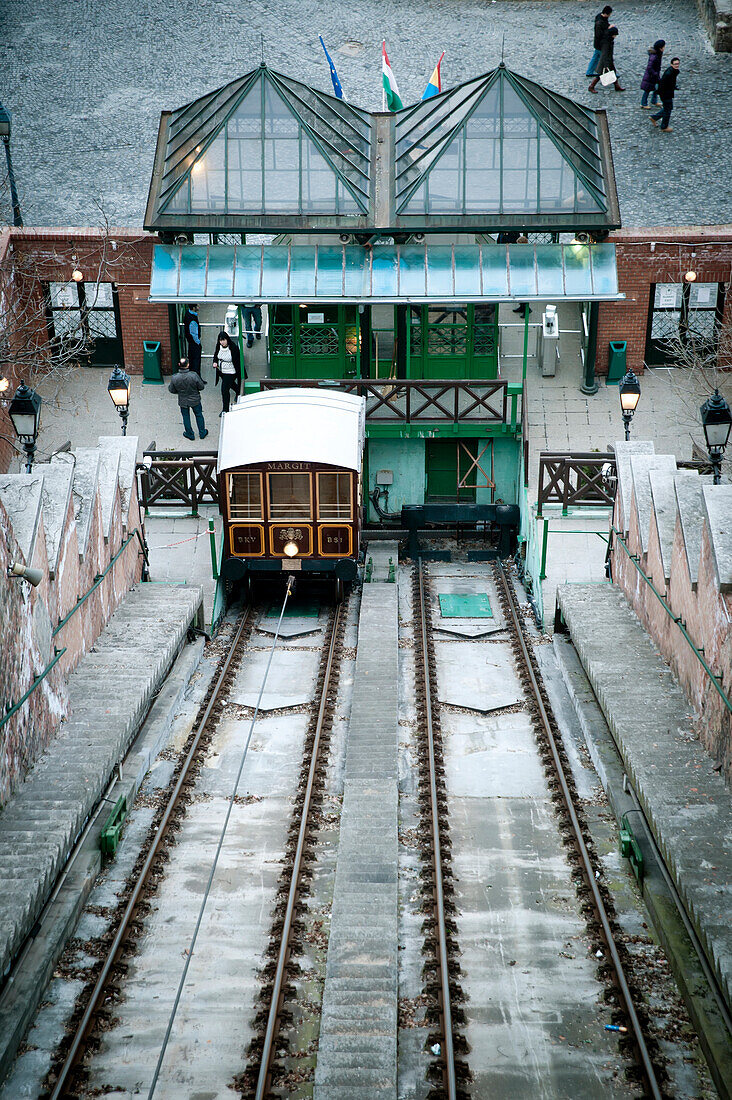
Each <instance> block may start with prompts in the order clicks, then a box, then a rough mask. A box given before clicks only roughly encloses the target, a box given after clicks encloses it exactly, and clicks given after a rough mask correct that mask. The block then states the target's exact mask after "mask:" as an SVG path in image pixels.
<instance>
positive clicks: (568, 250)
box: [563, 244, 592, 295]
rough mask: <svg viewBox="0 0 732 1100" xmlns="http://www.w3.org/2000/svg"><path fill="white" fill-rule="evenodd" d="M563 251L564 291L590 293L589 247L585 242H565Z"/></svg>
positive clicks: (567, 292) (566, 292)
mask: <svg viewBox="0 0 732 1100" xmlns="http://www.w3.org/2000/svg"><path fill="white" fill-rule="evenodd" d="M563 252H564V293H565V294H577V295H580V294H591V293H592V278H591V273H590V249H589V245H586V244H566V245H564V248H563Z"/></svg>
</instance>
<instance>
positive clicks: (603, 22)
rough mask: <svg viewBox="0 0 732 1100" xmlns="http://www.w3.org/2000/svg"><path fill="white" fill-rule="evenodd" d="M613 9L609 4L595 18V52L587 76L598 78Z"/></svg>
mask: <svg viewBox="0 0 732 1100" xmlns="http://www.w3.org/2000/svg"><path fill="white" fill-rule="evenodd" d="M612 10H613V9H612V8H611V7H610V5H609V4H606V5H605V7H604V8H603V9H602V11H601V12H600V13H599V15H596V16H595V37H594V40H593V44H594V47H595V52H594V53H593V55H592V57H591V58H590V63H589V65H588V66H587V72H586V73H585V76H597V75H598V71H597V64H598V62H599V60H600V50H601V49H602V43H603V41H604V39H605V35H606V34H607V32H608V29H609V27H610V16H611V15H612Z"/></svg>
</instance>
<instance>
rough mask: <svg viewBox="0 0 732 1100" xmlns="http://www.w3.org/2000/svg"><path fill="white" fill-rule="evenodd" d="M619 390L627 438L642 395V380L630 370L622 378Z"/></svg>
mask: <svg viewBox="0 0 732 1100" xmlns="http://www.w3.org/2000/svg"><path fill="white" fill-rule="evenodd" d="M618 392H619V394H620V408H621V409H622V412H623V424H624V425H625V438H626V439H630V422H631V420H632V419H633V414H634V413H635V410H636V408H637V407H638V402H639V401H640V395H641V388H640V382H639V381H638V379H637V378H636V376H635V375H634V374H633V371H632V370H629V371H628V373H627V374H626V375H625V377H624V378H622V379H621V381H620V385H619V386H618Z"/></svg>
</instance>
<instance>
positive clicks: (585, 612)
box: [557, 584, 732, 1005]
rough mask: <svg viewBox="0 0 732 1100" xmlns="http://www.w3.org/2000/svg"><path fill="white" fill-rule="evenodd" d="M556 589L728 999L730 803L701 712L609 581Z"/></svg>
mask: <svg viewBox="0 0 732 1100" xmlns="http://www.w3.org/2000/svg"><path fill="white" fill-rule="evenodd" d="M557 599H558V604H559V607H560V608H561V611H562V615H563V617H564V620H565V622H566V624H567V626H568V627H569V631H570V634H571V636H572V641H573V642H574V645H575V648H576V649H577V652H578V654H579V656H580V660H581V661H582V665H583V667H584V669H585V672H586V674H587V677H588V679H589V681H590V683H591V684H592V687H593V690H594V692H595V695H596V696H597V699H598V702H599V703H600V706H601V708H602V711H603V714H604V715H605V719H606V721H607V723H608V726H609V727H610V730H611V732H612V735H613V738H614V740H615V743H616V745H617V748H618V751H619V753H620V755H621V757H622V760H623V765H624V767H625V770H626V772H627V773H628V775H629V777H630V779H631V780H632V782H633V785H634V787H635V790H636V792H637V795H638V799H639V801H640V803H641V805H642V807H643V811H644V813H645V815H646V818H647V819H648V822H649V824H650V827H651V829H652V831H653V835H654V837H655V840H656V843H657V844H658V847H659V849H660V851H661V852H662V854H663V857H664V860H665V862H666V865H667V867H668V870H669V872H670V873H671V875H672V877H673V879H674V882H675V884H676V888H677V890H678V892H679V894H680V895H681V898H682V900H683V903H684V906H685V908H686V911H687V914H688V916H689V919H690V920H691V922H692V923H693V925H694V928H695V929H696V932H697V934H698V936H699V938H700V939H701V941H702V943H703V944H704V947H705V951H706V954H707V957H708V959H709V962H710V964H711V966H712V967H713V968H714V970H715V972H716V974H717V977H718V980H719V983H720V986H721V987H722V990H723V993H724V995H725V996H726V999H727V1004H728V1005H729V1004H730V997H731V995H732V925H731V924H730V919H729V915H730V912H732V803H731V800H730V793H729V789H728V788H727V786H726V784H725V781H724V779H722V778H721V776H720V775H718V774H717V773H715V772H714V771H713V770H712V768H713V764H714V762H713V760H712V759H711V757H710V756H709V755H708V754H707V753H706V752H705V750H704V749H703V748H702V746H701V745H700V743H699V741H698V740H697V738H696V737H695V735H694V731H693V726H692V721H693V715H692V711H691V707H690V704H689V703H688V701H687V699H686V696H685V695H684V693H683V691H682V690H681V688H680V687H679V685H678V684H677V682H676V681H675V679H674V678H673V676H672V674H671V671H670V669H669V668H668V666H667V665H666V663H665V661H664V660H663V659H662V658H661V657H660V656H659V654H658V653H657V652H656V650H655V649H654V647H653V644H652V643H651V641H650V638H649V637H648V635H647V634H646V633H645V631H644V630H643V628H642V626H641V624H640V622H639V620H638V619H637V618H636V616H635V615H634V613H633V612H632V611H631V609H630V607H629V606H628V604H627V602H626V600H625V597H624V596H623V594H622V592H620V591H619V590H618V589H617V588H614V587H613V586H612V585H610V584H591V585H583V584H576V585H565V586H563V587H561V588H559V589H558V592H557Z"/></svg>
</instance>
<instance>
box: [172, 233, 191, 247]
mask: <svg viewBox="0 0 732 1100" xmlns="http://www.w3.org/2000/svg"><path fill="white" fill-rule="evenodd" d="M175 243H176V244H188V234H187V233H178V234H177V235H176V238H175Z"/></svg>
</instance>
